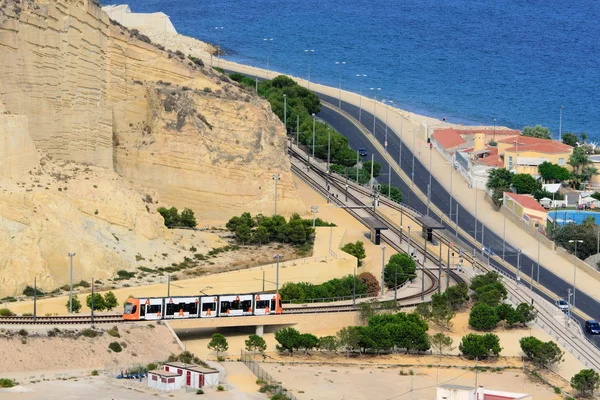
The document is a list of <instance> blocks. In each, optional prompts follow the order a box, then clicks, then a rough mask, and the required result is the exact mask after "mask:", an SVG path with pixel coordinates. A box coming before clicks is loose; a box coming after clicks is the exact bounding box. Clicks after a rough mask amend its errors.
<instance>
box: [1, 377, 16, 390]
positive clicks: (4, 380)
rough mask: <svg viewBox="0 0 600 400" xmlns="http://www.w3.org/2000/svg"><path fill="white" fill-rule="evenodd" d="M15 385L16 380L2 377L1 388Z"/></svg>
mask: <svg viewBox="0 0 600 400" xmlns="http://www.w3.org/2000/svg"><path fill="white" fill-rule="evenodd" d="M13 386H15V381H13V380H12V379H8V378H0V387H1V388H11V387H13Z"/></svg>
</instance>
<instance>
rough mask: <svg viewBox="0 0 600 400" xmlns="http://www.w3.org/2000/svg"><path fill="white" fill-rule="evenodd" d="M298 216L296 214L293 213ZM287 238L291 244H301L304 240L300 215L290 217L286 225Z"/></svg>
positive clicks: (304, 233)
mask: <svg viewBox="0 0 600 400" xmlns="http://www.w3.org/2000/svg"><path fill="white" fill-rule="evenodd" d="M295 216H298V214H295ZM286 233H287V235H286V236H287V238H288V240H289V241H290V242H291V243H292V244H302V243H305V242H306V230H305V229H304V222H303V221H302V219H300V217H299V216H298V217H297V218H294V217H292V218H291V219H290V221H289V222H288V224H287V226H286Z"/></svg>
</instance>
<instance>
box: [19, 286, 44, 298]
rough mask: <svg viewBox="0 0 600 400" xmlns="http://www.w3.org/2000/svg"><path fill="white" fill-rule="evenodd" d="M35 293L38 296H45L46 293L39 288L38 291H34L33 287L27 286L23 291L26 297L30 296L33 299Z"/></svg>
mask: <svg viewBox="0 0 600 400" xmlns="http://www.w3.org/2000/svg"><path fill="white" fill-rule="evenodd" d="M34 292H35V294H36V296H45V295H46V293H44V292H43V291H41V290H40V289H39V288H38V289H34V288H32V287H31V286H29V285H27V286H25V289H24V290H23V294H24V295H25V296H29V297H33V295H34Z"/></svg>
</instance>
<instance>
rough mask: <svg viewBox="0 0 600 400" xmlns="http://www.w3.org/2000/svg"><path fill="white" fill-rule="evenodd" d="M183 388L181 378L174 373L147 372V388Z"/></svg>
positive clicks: (162, 371)
mask: <svg viewBox="0 0 600 400" xmlns="http://www.w3.org/2000/svg"><path fill="white" fill-rule="evenodd" d="M182 386H183V376H182V375H178V374H176V373H175V372H170V371H164V370H158V369H157V370H154V371H148V387H151V388H154V389H158V390H165V391H167V390H177V389H181V387H182Z"/></svg>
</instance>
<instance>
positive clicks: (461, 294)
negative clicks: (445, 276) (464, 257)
mask: <svg viewBox="0 0 600 400" xmlns="http://www.w3.org/2000/svg"><path fill="white" fill-rule="evenodd" d="M446 295H447V296H448V302H449V303H450V306H451V307H452V309H453V310H460V309H461V308H462V307H463V306H464V305H465V304H466V303H467V301H469V288H468V287H467V284H466V283H464V282H461V283H459V284H458V285H455V286H450V287H449V288H448V289H446Z"/></svg>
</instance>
